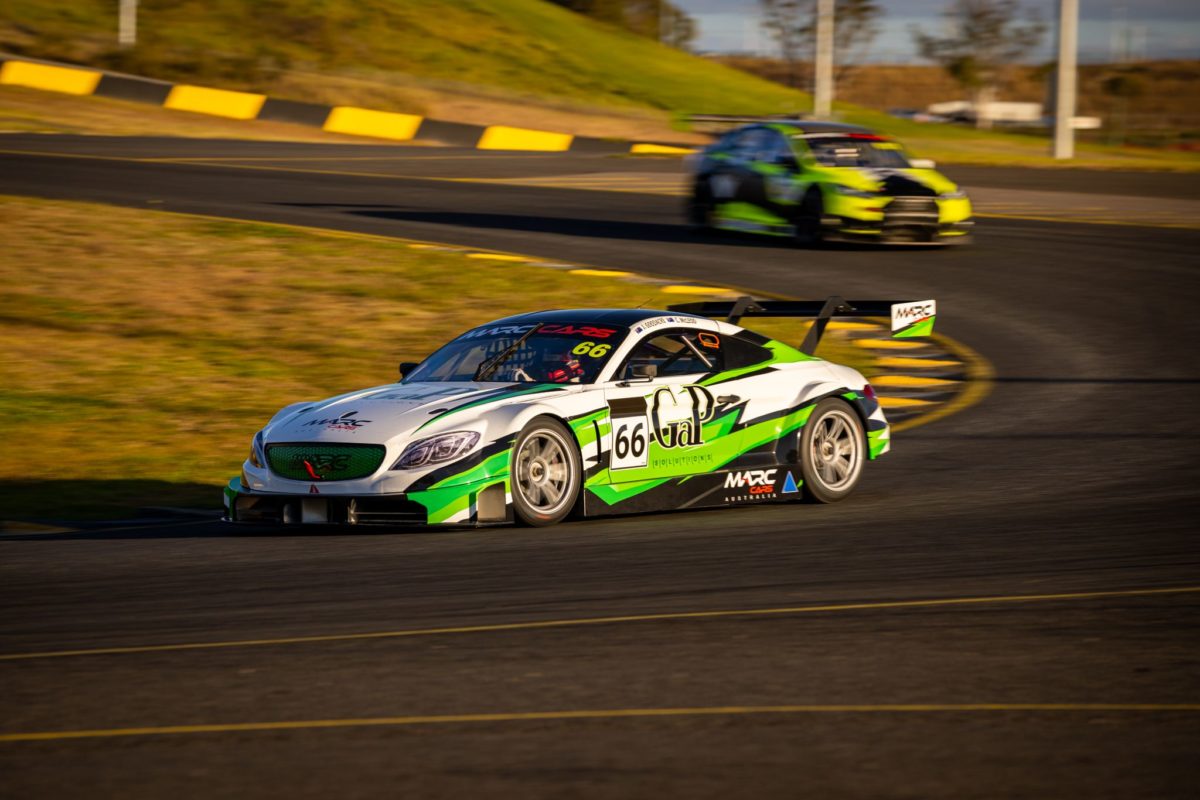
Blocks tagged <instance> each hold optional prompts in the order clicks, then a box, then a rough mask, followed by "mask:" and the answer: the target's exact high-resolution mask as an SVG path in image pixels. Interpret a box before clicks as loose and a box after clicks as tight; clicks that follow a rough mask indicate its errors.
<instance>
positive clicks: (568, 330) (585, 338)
mask: <svg viewBox="0 0 1200 800" xmlns="http://www.w3.org/2000/svg"><path fill="white" fill-rule="evenodd" d="M538 325H539V323H536V322H529V323H525V324H521V325H484V326H483V327H481V328H475V329H474V330H470V331H467V332H466V333H464V334H463V335H462V336H459V337H458V338H457V339H455V340H454V341H452V342H450V343H449V344H448V345H446V346H445V347H442V348H441V349H439V350H438V351H437V352H436V353H434V354H433V355H431V356H430V357H429V358H427V359H425V360H424V361H422V362H421V365H420V366H419V367H417V368H416V369H414V370H413V371H412V372H411V373H409V374H408V375H405V376H404V383H417V382H421V381H473V380H476V375H477V374H478V375H479V380H487V381H503V382H519V383H594V382H595V380H596V378H597V376H599V374H600V370H601V369H603V368H604V365H605V364H607V363H608V360H609V359H610V358H611V357H612V353H613V351H614V350H615V349H616V348H617V347H618V346H619V345H620V344H621V342H623V341H624V340H625V337H626V335H628V333H629V329H628V328H626V327H624V326H621V325H592V324H588V323H559V322H552V323H544V324H541V326H540V327H538ZM523 337H524V339H523ZM522 339H523V340H522ZM518 343H519V344H518ZM514 344H516V345H517V346H516V347H515V348H513V345H514ZM510 349H511V351H510ZM506 351H510V352H508V353H507V355H504V354H505V352H506ZM501 356H504V357H503V359H502V360H500V361H499V362H498V363H495V364H494V365H493V366H488V362H489V360H491V361H494V360H495V359H497V358H500V357H501ZM481 367H482V371H481Z"/></svg>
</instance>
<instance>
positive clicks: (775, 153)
mask: <svg viewBox="0 0 1200 800" xmlns="http://www.w3.org/2000/svg"><path fill="white" fill-rule="evenodd" d="M770 134H771V135H770V137H769V138H768V140H767V142H766V145H765V146H764V148H763V151H762V154H761V156H760V157H759V161H763V162H766V163H767V164H780V165H783V164H794V163H795V160H796V157H795V155H794V154H793V153H792V145H791V143H790V142H789V141H788V140H787V138H786V137H785V136H784V135H783V134H782V133H780V132H779V131H771V132H770Z"/></svg>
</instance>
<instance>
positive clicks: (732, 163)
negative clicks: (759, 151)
mask: <svg viewBox="0 0 1200 800" xmlns="http://www.w3.org/2000/svg"><path fill="white" fill-rule="evenodd" d="M749 132H750V131H749V130H740V131H734V132H732V133H730V134H727V135H726V136H725V138H724V139H723V140H722V141H721V144H720V146H719V147H717V148H716V149H715V151H714V152H712V153H710V154H709V156H708V161H707V164H706V174H705V175H704V177H703V180H704V181H705V182H706V184H707V188H708V193H709V196H710V197H712V201H713V209H714V211H715V212H716V213H717V215H718V216H726V212H727V211H728V210H729V209H728V208H726V207H727V206H728V205H729V204H730V203H733V202H734V201H736V200H737V193H738V186H739V185H740V184H741V181H742V177H743V172H744V163H743V161H744V154H743V150H744V144H743V142H744V140H745V137H746V135H747V134H748V133H749Z"/></svg>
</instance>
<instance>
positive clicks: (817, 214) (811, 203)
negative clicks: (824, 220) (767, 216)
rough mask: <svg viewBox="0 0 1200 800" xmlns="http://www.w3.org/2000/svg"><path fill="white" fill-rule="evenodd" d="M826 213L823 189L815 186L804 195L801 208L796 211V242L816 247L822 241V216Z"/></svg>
mask: <svg viewBox="0 0 1200 800" xmlns="http://www.w3.org/2000/svg"><path fill="white" fill-rule="evenodd" d="M824 214H825V200H824V199H823V198H822V197H821V190H820V189H817V188H816V187H813V188H812V189H809V190H808V193H807V194H805V195H804V199H803V200H802V201H801V202H800V208H799V209H798V210H797V212H796V243H797V244H800V245H804V246H806V247H816V246H817V245H819V244H820V243H821V240H822V239H823V238H824V237H823V231H822V230H821V217H822V216H823V215H824Z"/></svg>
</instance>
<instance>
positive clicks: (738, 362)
mask: <svg viewBox="0 0 1200 800" xmlns="http://www.w3.org/2000/svg"><path fill="white" fill-rule="evenodd" d="M747 333H750V332H749V331H742V332H741V333H739V334H737V335H736V336H722V337H721V341H720V344H721V354H722V355H723V356H724V357H725V369H741V368H742V367H752V366H754V365H755V364H761V363H763V362H764V361H770V360H771V357H772V355H773V354H772V353H771V351H770V350H768V349H767V348H765V347H763V346H762V345H761V344H758V343H757V342H755V341H753V339H755V338H762V337H760V336H759V335H758V334H751V335H750V336H747V335H746V334H747Z"/></svg>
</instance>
